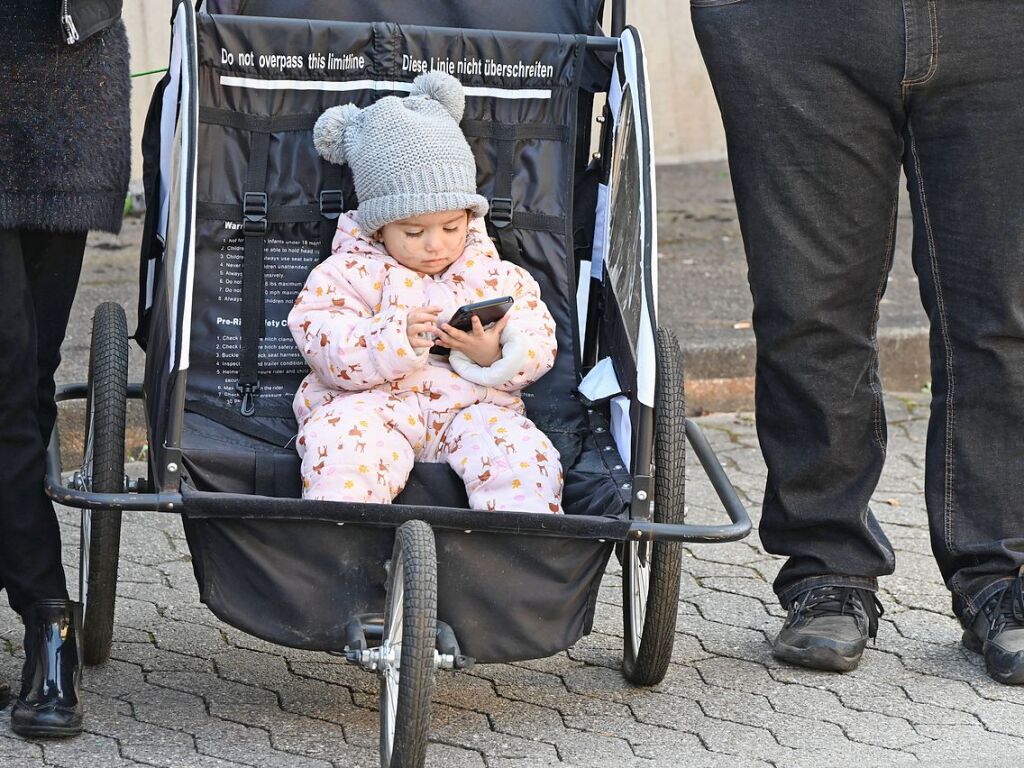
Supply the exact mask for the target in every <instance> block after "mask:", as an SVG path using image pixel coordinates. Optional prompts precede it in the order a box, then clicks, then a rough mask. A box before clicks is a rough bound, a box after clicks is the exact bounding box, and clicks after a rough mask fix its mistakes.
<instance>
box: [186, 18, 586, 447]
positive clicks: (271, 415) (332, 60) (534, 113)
mask: <svg viewBox="0 0 1024 768" xmlns="http://www.w3.org/2000/svg"><path fill="white" fill-rule="evenodd" d="M198 27H199V52H198V58H199V94H200V114H199V120H200V125H199V148H200V156H199V170H198V184H197V197H198V200H199V203H198V205H197V218H198V222H197V241H196V259H195V280H194V289H193V302H192V306H193V314H192V318H191V323H192V328H191V359H190V365H189V379H188V390H187V393H186V405H187V408H188V409H190V410H194V411H196V412H200V413H203V414H206V415H210V414H211V413H212V412H214V411H219V412H220V414H221V415H220V416H219V417H218V418H219V419H220V420H222V421H223V422H224V423H226V424H228V425H230V426H231V427H232V428H233V429H236V430H238V431H240V432H244V433H246V434H249V435H252V436H254V437H259V438H261V439H263V440H266V441H269V442H272V443H275V444H277V445H281V446H283V445H287V444H288V441H289V440H290V439H291V437H292V436H293V435H294V433H295V423H294V420H293V418H292V410H291V399H292V396H293V393H294V391H295V389H296V388H297V387H298V384H299V382H300V381H301V379H302V377H303V376H304V375H305V374H306V371H307V368H306V365H305V362H304V361H303V360H302V357H301V355H300V354H299V351H298V349H297V348H296V346H295V344H294V343H293V341H292V339H291V335H290V333H289V332H288V329H287V327H286V318H287V314H288V311H289V309H290V307H291V303H292V301H293V299H294V297H295V296H296V295H297V294H298V292H299V290H300V288H301V287H302V284H303V282H304V280H305V277H306V275H307V274H308V272H309V270H310V269H311V268H312V267H313V266H314V265H315V264H316V263H317V262H318V261H319V260H320V258H321V244H322V226H321V225H322V220H323V217H322V215H321V203H322V202H323V197H322V195H321V193H323V192H325V191H330V190H331V189H332V188H335V187H336V186H337V182H334V181H331V180H325V173H324V164H323V163H322V162H321V160H320V159H319V158H318V156H317V154H316V152H315V150H314V148H313V145H312V139H311V134H310V128H311V127H312V123H313V121H314V120H315V119H316V116H318V115H319V114H320V113H321V112H322V111H323V110H324V109H325V108H327V107H329V106H332V105H335V104H339V103H344V102H347V101H351V102H354V103H356V104H357V105H360V106H366V105H367V104H369V103H371V102H372V101H373V100H375V99H376V98H378V97H379V96H381V95H384V94H389V93H396V92H397V93H402V92H403V90H407V89H408V87H409V83H411V81H412V79H413V78H414V77H415V76H416V75H417V74H419V72H420V71H424V70H426V69H429V68H442V69H445V70H446V71H451V72H453V73H454V74H456V76H458V77H460V79H461V80H462V81H463V82H464V84H465V85H466V86H467V105H466V117H465V122H466V125H467V127H468V129H469V130H468V132H469V133H470V134H471V135H470V142H471V144H472V146H473V149H474V152H475V155H476V158H477V162H478V167H479V173H478V188H479V191H480V193H481V194H483V195H484V196H485V197H488V198H489V199H494V198H501V199H502V200H503V201H508V212H509V217H510V219H511V226H510V227H507V229H506V231H505V232H504V233H503V237H502V241H503V242H505V243H509V242H511V243H512V244H513V245H514V247H513V248H509V250H511V251H513V252H511V253H508V254H503V256H504V257H505V258H508V259H510V260H512V261H515V262H517V263H519V264H520V265H522V266H524V267H525V268H527V269H528V270H529V271H530V272H531V273H532V274H533V275H534V277H535V278H536V279H537V281H538V283H539V284H540V286H541V292H542V296H543V298H544V300H545V302H546V303H547V305H548V308H549V309H550V311H551V313H552V315H553V316H554V318H555V320H556V325H557V334H558V343H559V355H558V358H557V360H556V363H555V367H554V368H553V370H552V371H551V372H550V373H548V374H547V375H546V376H545V377H544V378H542V379H541V380H540V381H539V382H537V384H536V385H534V386H533V387H531V388H530V389H529V390H528V391H527V392H526V393H524V400H525V402H526V407H527V411H528V413H529V415H530V416H531V418H532V419H533V420H534V421H535V422H536V423H537V424H538V426H539V427H540V428H541V429H543V430H544V431H545V432H546V433H548V435H549V436H550V437H551V439H552V441H553V442H554V444H555V446H556V447H557V448H558V450H559V452H560V453H561V454H562V458H563V463H564V464H566V465H571V464H572V463H573V462H574V461H575V458H576V457H577V456H578V454H579V450H580V444H581V440H582V431H583V429H584V420H583V417H582V413H581V409H580V406H579V404H578V403H576V402H574V401H573V400H572V399H571V397H569V396H568V393H570V392H572V391H573V390H574V389H575V386H576V384H577V382H578V350H577V349H576V344H575V340H576V338H578V332H577V328H576V312H575V285H576V279H575V278H576V276H575V269H574V258H573V252H572V232H571V213H572V195H573V178H574V165H575V154H576V141H575V140H576V132H575V128H574V123H575V116H576V107H577V95H578V91H579V76H580V71H581V70H580V62H581V56H582V51H583V50H584V49H583V46H582V45H581V39H580V38H578V37H573V36H565V35H539V34H520V33H496V32H488V33H482V32H480V33H478V32H473V31H470V30H463V31H457V32H456V31H453V30H451V29H437V28H425V27H404V26H398V25H395V24H372V25H367V24H352V23H328V22H312V21H301V22H300V21H293V20H288V19H273V20H270V19H263V18H248V17H242V16H209V15H205V14H200V16H199V19H198ZM264 147H265V148H266V156H265V157H264V156H263V152H264ZM264 163H265V176H264V174H263V173H262V171H263V170H264ZM343 187H344V188H345V189H346V191H350V186H349V185H343ZM264 196H265V197H264ZM343 202H344V203H345V204H346V207H352V206H353V205H354V204H355V203H356V201H355V200H354V199H352V198H351V197H350V198H349V199H348V200H344V201H343ZM261 250H262V254H261V253H260V251H261ZM260 296H261V297H262V302H261V303H260V304H259V307H258V310H259V313H257V308H256V306H255V301H256V297H260ZM253 352H256V354H255V360H253V355H252V353H253ZM247 353H248V356H247Z"/></svg>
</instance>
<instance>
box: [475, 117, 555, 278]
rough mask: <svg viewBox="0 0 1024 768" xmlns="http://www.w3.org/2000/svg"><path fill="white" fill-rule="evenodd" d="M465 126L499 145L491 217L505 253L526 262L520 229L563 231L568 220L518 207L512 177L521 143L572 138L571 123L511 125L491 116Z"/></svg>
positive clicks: (515, 259) (502, 253)
mask: <svg viewBox="0 0 1024 768" xmlns="http://www.w3.org/2000/svg"><path fill="white" fill-rule="evenodd" d="M462 130H463V132H464V133H465V134H466V135H467V136H471V137H475V138H484V139H488V140H490V141H492V142H494V144H495V145H496V150H497V156H496V158H495V166H494V187H493V192H492V194H493V197H492V198H491V199H490V210H489V211H488V214H487V218H488V219H489V220H490V222H491V226H492V228H493V231H494V235H495V237H496V238H497V240H498V247H499V248H500V249H501V255H502V257H503V258H505V259H508V260H510V261H513V262H516V263H522V258H521V254H520V251H519V240H518V239H517V238H516V230H517V229H539V230H545V231H550V232H561V231H563V230H564V229H565V220H564V219H563V218H561V217H559V216H548V215H546V214H542V213H532V212H528V211H522V210H517V209H516V205H515V201H514V200H513V199H512V177H513V175H514V173H515V161H516V149H517V146H518V144H519V142H520V141H525V140H528V139H545V140H548V141H559V142H565V141H568V139H569V137H570V134H569V127H568V126H564V125H551V124H544V123H519V124H516V125H509V124H505V123H496V122H491V121H488V120H464V121H463V122H462Z"/></svg>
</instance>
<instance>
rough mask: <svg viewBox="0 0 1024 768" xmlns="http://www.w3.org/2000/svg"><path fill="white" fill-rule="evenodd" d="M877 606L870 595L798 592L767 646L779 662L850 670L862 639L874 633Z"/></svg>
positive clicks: (851, 590) (833, 589)
mask: <svg viewBox="0 0 1024 768" xmlns="http://www.w3.org/2000/svg"><path fill="white" fill-rule="evenodd" d="M882 613H883V610H882V605H881V603H879V602H878V598H877V597H875V595H874V593H873V592H871V591H870V590H867V589H858V588H856V587H840V586H832V585H826V586H822V587H815V588H813V589H809V590H807V591H806V592H801V593H800V594H799V595H797V596H796V597H795V598H793V602H792V603H790V606H789V615H787V616H786V622H785V624H783V625H782V631H781V632H779V636H778V637H776V638H775V642H774V643H773V644H772V655H773V656H775V658H777V659H779V660H780V661H785V662H788V663H790V664H799V665H800V666H802V667H811V668H812V669H823V670H827V671H830V672H849V671H850V670H853V669H856V668H857V665H858V664H859V663H860V657H861V655H862V654H863V653H864V647H865V646H866V645H867V642H868V638H869V637H874V636H875V635H876V634H877V633H878V617H879V616H881V615H882Z"/></svg>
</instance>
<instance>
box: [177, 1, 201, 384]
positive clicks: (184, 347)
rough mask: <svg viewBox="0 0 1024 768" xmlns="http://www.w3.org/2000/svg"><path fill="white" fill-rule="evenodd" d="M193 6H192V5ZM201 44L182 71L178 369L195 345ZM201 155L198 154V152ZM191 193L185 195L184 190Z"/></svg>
mask: <svg viewBox="0 0 1024 768" xmlns="http://www.w3.org/2000/svg"><path fill="white" fill-rule="evenodd" d="M190 9H191V6H190ZM186 26H187V27H188V28H189V29H190V31H191V32H192V33H193V34H195V16H193V17H192V19H191V20H190V22H189V23H188V24H187V25H186ZM198 49H199V46H198V45H197V41H196V40H193V41H192V44H191V45H190V46H189V48H188V54H189V66H188V67H186V68H184V69H183V70H182V74H183V75H184V77H182V89H181V103H182V117H183V118H185V117H187V118H188V119H183V120H182V126H183V127H184V128H185V130H183V131H182V142H181V143H182V147H181V168H182V174H181V187H182V202H181V205H182V209H183V216H182V219H183V220H184V221H185V225H184V226H185V227H186V231H187V232H188V248H187V249H186V250H185V251H184V254H183V256H184V259H185V285H184V290H185V306H184V307H183V308H182V318H181V328H182V330H181V359H180V360H179V361H178V370H179V371H184V370H187V369H188V367H189V359H190V354H191V347H192V285H193V281H194V278H195V265H196V237H197V234H198V233H197V232H196V211H195V201H196V184H197V182H198V177H199V173H198V169H196V168H193V167H190V165H189V154H190V148H191V147H192V145H193V143H194V142H195V141H196V138H197V136H198V134H199V110H198V109H196V110H194V111H193V110H191V109H190V107H191V106H192V92H193V90H195V91H196V106H197V107H198V104H199V96H198V90H199V87H198V81H199V55H198ZM197 156H198V155H197ZM189 177H191V185H189V184H188V182H189ZM186 190H187V192H188V197H186V194H185V192H186ZM189 198H191V201H192V205H187V201H188V199H189Z"/></svg>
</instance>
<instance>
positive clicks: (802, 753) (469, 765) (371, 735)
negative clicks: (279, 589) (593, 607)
mask: <svg viewBox="0 0 1024 768" xmlns="http://www.w3.org/2000/svg"><path fill="white" fill-rule="evenodd" d="M918 400H920V401H922V402H923V398H917V399H916V400H915V398H914V397H910V398H899V399H890V404H891V407H890V409H889V414H890V421H891V429H890V435H891V437H890V448H889V461H888V463H887V467H886V471H885V473H884V474H883V477H882V480H881V482H880V484H879V488H878V492H877V493H876V494H875V498H874V500H873V502H872V504H873V507H874V508H875V510H876V513H877V515H878V517H879V518H880V519H881V520H883V525H885V526H886V529H887V532H888V533H889V534H890V538H891V540H892V542H893V544H894V546H895V548H896V551H897V571H896V573H895V574H894V576H892V577H890V578H888V579H883V580H882V582H881V598H882V600H883V602H884V603H885V605H886V609H887V614H886V616H885V617H884V619H883V621H882V623H881V630H880V632H879V637H878V640H877V643H876V644H874V645H872V646H869V648H868V650H867V652H866V653H865V657H864V661H863V662H862V664H861V666H860V668H859V669H858V670H857V671H855V672H853V673H850V674H847V675H831V674H826V673H819V672H814V671H811V670H803V669H797V668H792V667H787V666H785V665H782V664H780V663H779V662H777V661H776V660H775V659H773V658H772V656H771V652H770V645H769V640H770V639H771V638H772V637H773V636H774V634H775V633H776V632H777V631H778V627H779V626H780V625H781V622H782V619H783V616H784V612H783V611H782V609H781V608H780V607H779V605H778V603H777V600H776V599H775V596H774V592H773V591H772V588H771V581H772V579H773V578H774V577H775V575H776V573H777V572H778V569H779V567H780V565H781V560H780V559H777V558H774V557H772V556H770V555H767V554H765V552H764V551H763V549H762V547H761V546H760V543H759V541H758V540H757V538H756V531H755V534H754V536H752V537H751V538H750V539H748V540H747V541H745V542H743V543H742V544H735V545H724V546H712V545H688V546H687V547H686V548H685V554H684V558H683V574H682V583H681V589H680V595H681V600H680V603H679V607H678V613H677V632H676V644H675V653H674V657H673V661H672V663H671V664H670V665H669V671H668V674H667V675H666V678H665V680H664V681H663V682H662V683H660V684H659V685H657V686H654V687H652V688H648V689H638V688H635V687H633V686H632V685H630V684H629V683H628V682H627V681H626V680H625V679H624V678H623V676H622V673H621V664H622V610H621V598H622V589H621V583H620V578H621V575H620V574H621V568H620V567H619V565H618V563H617V561H616V560H615V559H614V558H612V560H611V561H610V562H609V565H608V572H607V575H606V578H605V580H604V584H603V585H602V588H601V590H600V592H599V595H598V605H597V615H596V616H595V624H594V632H593V633H592V634H591V635H589V636H588V637H585V638H582V639H581V640H580V641H579V642H578V643H577V644H576V645H575V646H574V647H573V648H571V649H569V650H568V651H567V652H565V653H559V654H555V655H554V656H552V657H550V658H546V659H536V660H530V661H523V662H516V663H513V664H488V665H479V666H477V667H475V668H474V669H472V670H470V671H468V672H452V671H445V672H441V673H439V674H438V677H437V681H436V684H435V691H434V707H433V718H432V725H431V738H432V742H431V745H430V747H429V749H428V755H427V765H428V766H430V767H431V768H463V767H465V768H481V767H482V766H486V768H534V767H536V768H540V766H561V767H562V768H564V767H565V766H579V767H580V768H604V767H605V766H607V767H608V768H633V767H634V766H645V768H662V767H664V768H678V767H679V766H682V765H685V766H687V768H725V767H726V766H727V767H728V768H764V767H765V766H769V765H770V766H774V768H811V767H812V766H813V768H820V767H821V766H830V765H849V766H855V768H863V767H864V766H876V765H877V766H883V765H884V766H889V765H899V764H904V763H921V764H925V765H936V766H942V767H943V768H945V766H957V765H966V764H972V765H974V764H985V765H992V766H995V767H996V768H999V767H1000V766H1002V765H1006V766H1010V765H1012V766H1014V768H1016V765H1017V763H1019V762H1020V761H1019V760H1017V758H1016V755H1018V754H1019V753H1020V752H1021V751H1024V726H1022V725H1021V723H1024V691H1021V690H1019V689H1016V688H1008V687H1004V686H1000V685H998V684H997V683H995V682H993V681H991V680H990V679H989V678H988V677H987V676H986V675H985V672H984V667H983V665H982V662H981V659H980V658H979V657H977V656H976V655H974V654H971V653H969V652H967V651H965V650H963V649H962V647H961V646H960V630H959V627H958V625H957V623H956V622H955V621H954V620H953V619H952V617H951V616H950V614H949V597H948V594H947V593H946V590H945V587H944V586H943V584H942V581H941V579H940V577H939V575H938V571H937V569H936V568H935V565H934V562H933V560H932V559H931V554H930V546H929V542H928V533H927V528H926V515H925V512H924V502H923V496H922V495H921V487H922V486H921V478H922V475H921V473H922V469H921V463H920V458H921V455H922V452H923V448H922V446H923V440H924V434H925V422H924V421H923V420H922V418H921V417H920V415H918V414H919V413H922V412H923V411H921V410H920V408H919V405H920V403H918ZM700 421H701V423H702V424H704V426H705V428H706V429H705V431H706V433H707V435H708V437H709V439H710V440H711V442H712V444H713V445H714V446H715V447H716V448H717V449H719V450H720V451H721V455H722V457H723V461H724V464H725V465H726V467H727V468H728V469H729V472H730V477H731V478H732V479H733V481H734V482H735V483H736V484H737V486H738V490H739V491H740V493H741V496H742V497H743V498H744V499H747V500H748V501H749V505H750V507H751V512H752V514H753V516H754V520H755V525H756V522H757V518H758V515H759V504H760V499H761V494H762V491H763V484H764V474H765V473H764V466H763V464H762V463H761V460H760V458H759V454H758V451H757V442H756V435H755V432H754V429H753V425H752V423H751V421H750V419H749V417H745V416H741V417H736V416H733V415H727V414H723V415H717V416H712V417H705V418H702V419H701V420H700ZM894 422H895V423H894ZM691 464H692V463H691ZM688 480H689V481H690V482H689V485H688V491H689V499H688V507H689V510H688V515H689V517H688V519H689V520H691V521H693V522H701V521H702V522H719V521H720V520H721V518H722V513H721V511H720V510H719V509H718V502H717V500H716V498H715V496H714V494H713V491H712V490H711V489H710V487H708V486H707V483H706V480H705V479H703V478H701V477H700V475H699V473H697V472H696V470H695V469H694V467H693V466H691V467H690V471H689V476H688ZM893 500H895V502H896V503H890V502H892V501H893ZM59 519H60V522H61V526H62V529H63V532H64V536H65V546H64V548H63V553H64V558H65V561H66V562H67V564H68V566H69V576H70V575H73V573H74V569H75V568H77V560H78V557H77V526H78V513H77V512H75V511H72V510H66V509H61V510H59ZM123 528H124V531H125V535H124V538H123V543H122V553H123V556H124V560H123V562H122V564H121V569H120V571H121V582H120V583H119V596H118V603H117V611H116V616H115V618H116V625H115V633H114V645H113V648H112V654H111V660H110V661H109V662H107V663H106V664H104V665H102V666H100V667H96V668H93V669H88V670H86V674H85V679H84V695H83V701H84V702H85V705H86V707H87V719H86V733H85V734H84V735H83V736H82V737H80V738H79V739H73V740H69V741H63V742H54V743H52V744H51V743H46V744H43V745H39V744H34V743H32V742H28V741H24V740H21V739H18V738H16V737H14V736H13V735H12V734H11V733H10V731H9V720H10V716H9V713H7V712H4V713H0V766H2V767H3V768H22V766H24V768H41V766H43V765H58V766H71V767H73V768H79V766H82V768H93V767H94V766H95V767H96V768H104V767H105V766H117V767H118V768H122V767H126V766H135V765H147V766H173V767H174V768H179V767H181V766H185V767H187V768H192V767H194V768H237V767H238V766H242V765H245V766H255V765H258V766H289V768H291V766H326V765H334V766H340V767H341V768H363V767H364V766H367V767H369V768H374V767H375V766H376V765H377V763H378V758H377V747H378V739H379V733H378V730H379V723H378V712H377V706H378V700H377V696H378V693H377V691H378V681H377V678H376V677H375V676H374V675H373V674H370V673H367V672H365V671H364V670H362V669H359V668H357V667H354V666H352V665H350V664H348V663H346V662H345V661H344V660H343V659H341V658H339V657H337V656H331V655H327V654H323V653H317V652H313V651H305V650H298V649H291V648H284V647H281V646H276V645H273V644H271V643H267V642H265V641H263V640H261V639H259V638H255V637H252V636H250V635H246V634H245V633H243V632H240V631H239V630H236V629H234V628H233V627H229V626H227V625H225V624H223V623H222V622H220V621H219V620H218V619H217V618H216V617H215V616H214V615H213V614H212V613H211V612H210V611H209V610H208V609H207V608H206V607H205V606H202V605H201V604H200V603H199V600H198V590H197V588H196V584H195V580H194V575H193V572H192V564H191V562H190V555H189V553H188V548H187V544H186V542H185V540H184V536H183V532H182V530H181V523H180V520H179V519H178V518H177V517H176V516H174V515H160V514H156V513H133V514H131V515H126V516H125V517H124V523H123ZM71 583H74V581H73V578H72V579H71ZM21 639H22V627H21V625H20V623H19V620H18V618H17V616H16V615H15V614H14V613H13V612H12V611H11V610H10V609H9V608H8V607H7V606H6V605H0V676H3V677H4V678H5V679H8V680H11V681H16V680H17V678H18V675H19V674H20V668H21V661H22V658H23V654H22V650H21Z"/></svg>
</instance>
